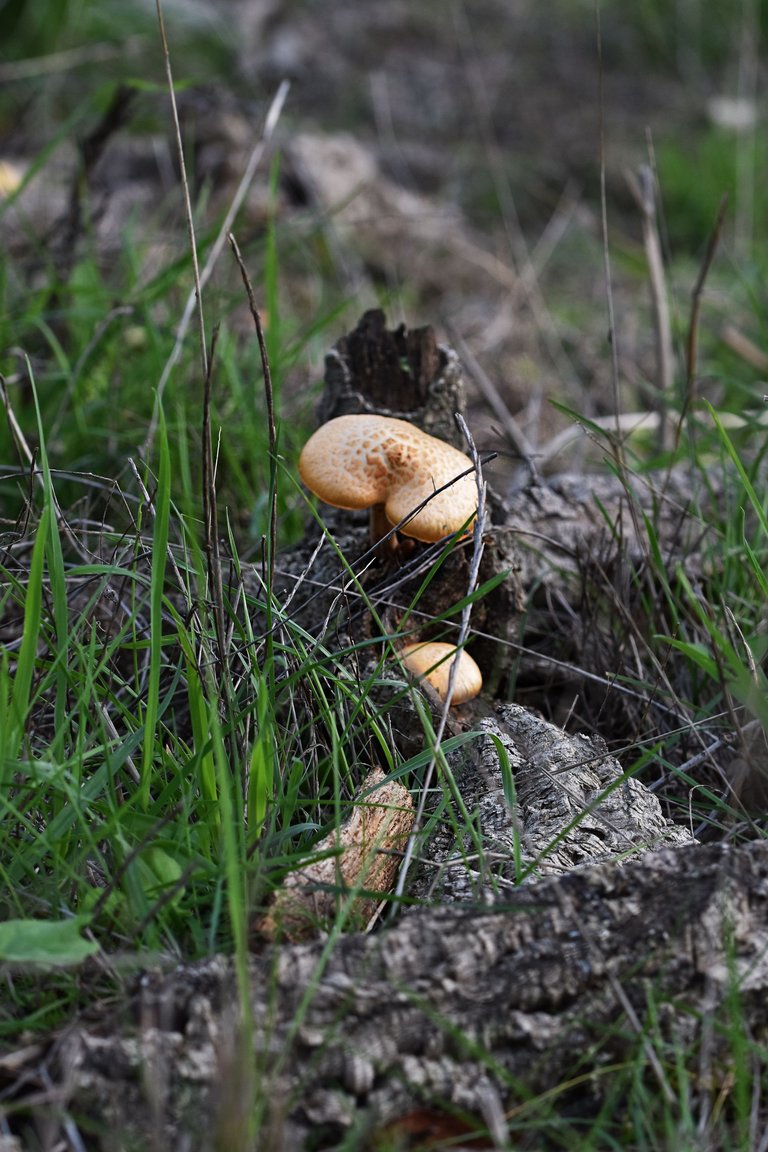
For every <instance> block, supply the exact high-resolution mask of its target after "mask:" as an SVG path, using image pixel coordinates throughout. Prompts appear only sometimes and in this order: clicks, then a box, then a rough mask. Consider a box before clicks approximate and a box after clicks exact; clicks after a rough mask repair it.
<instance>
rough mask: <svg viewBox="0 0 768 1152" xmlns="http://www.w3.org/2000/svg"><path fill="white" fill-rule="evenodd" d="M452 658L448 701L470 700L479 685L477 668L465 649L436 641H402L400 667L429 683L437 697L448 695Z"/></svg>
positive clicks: (454, 702) (460, 702) (443, 697)
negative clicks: (455, 664) (451, 684)
mask: <svg viewBox="0 0 768 1152" xmlns="http://www.w3.org/2000/svg"><path fill="white" fill-rule="evenodd" d="M454 660H457V667H456V672H455V675H454V678H453V694H452V695H451V704H453V705H458V704H466V703H467V701H468V700H474V698H475V696H477V695H478V693H479V692H480V689H481V688H482V686H483V677H482V674H481V672H480V669H479V668H478V666H477V664H476V663H475V661H474V660H473V659H472V657H471V656H470V655H469V653H468V652H464V651H463V650H459V649H458V648H457V647H456V645H455V644H445V643H443V642H442V641H437V640H428V641H425V642H421V643H416V644H406V645H405V646H404V647H403V648H402V649H401V651H400V661H401V663H402V664H403V666H404V667H405V668H407V669H408V671H409V672H410V673H411V674H412V675H413V676H417V677H419V678H420V679H421V678H423V679H424V680H426V681H427V683H428V684H431V685H432V687H433V688H434V690H435V691H436V692H437V694H438V696H439V697H440V699H441V700H445V698H446V696H447V695H448V679H449V677H450V674H451V665H452V664H453V662H454Z"/></svg>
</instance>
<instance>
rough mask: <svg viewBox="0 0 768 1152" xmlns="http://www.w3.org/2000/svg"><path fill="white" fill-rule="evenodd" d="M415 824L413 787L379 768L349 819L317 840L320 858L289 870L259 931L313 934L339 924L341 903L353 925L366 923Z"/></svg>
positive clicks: (292, 935) (289, 936) (272, 934)
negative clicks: (338, 917) (406, 786)
mask: <svg viewBox="0 0 768 1152" xmlns="http://www.w3.org/2000/svg"><path fill="white" fill-rule="evenodd" d="M412 825H413V799H412V797H411V793H410V792H409V791H408V789H407V788H405V787H404V786H403V785H402V784H401V783H399V782H398V781H397V780H385V778H384V773H383V772H382V771H381V769H379V768H376V769H374V770H373V771H372V772H370V773H369V774H368V775H367V776H366V778H365V780H364V781H363V783H362V786H361V789H360V795H359V796H358V797H357V798H356V799H355V801H354V807H353V809H352V814H351V816H350V817H349V819H348V820H347V821H346V823H345V824H343V825H342V826H341V828H340V829H339V831H338V832H336V833H331V834H330V835H329V836H326V837H325V838H324V839H323V840H321V841H320V842H319V843H318V844H316V845H315V846H314V848H313V852H312V855H313V857H315V859H313V860H312V861H311V862H310V863H309V864H306V865H304V867H302V868H299V869H297V870H296V871H295V872H290V873H289V874H288V875H287V876H286V878H285V880H284V881H283V884H282V887H281V888H280V889H279V890H278V892H277V893H276V894H275V898H274V901H273V904H272V906H271V908H270V910H269V912H268V914H267V916H266V917H264V919H263V920H262V921H261V923H260V924H259V931H260V932H262V933H263V934H264V935H265V936H267V937H269V938H270V939H275V938H283V939H286V940H291V941H293V942H297V941H299V940H306V939H311V938H312V937H314V936H316V935H317V934H318V932H319V930H320V929H322V928H323V927H328V926H329V925H331V924H333V922H334V920H335V919H336V917H337V913H338V911H339V907H340V905H343V908H344V914H345V919H346V922H347V925H348V927H349V928H350V929H354V928H355V927H358V928H364V927H365V926H366V924H367V923H368V921H369V920H370V919H371V918H372V917H373V916H374V915H375V913H376V909H377V907H378V905H379V903H380V902H381V899H382V896H383V895H384V894H386V893H387V892H389V891H390V889H391V888H392V886H393V884H394V880H395V877H396V875H397V870H398V867H399V863H400V853H401V852H402V850H403V848H404V847H405V844H406V843H407V840H408V836H409V833H410V831H411V827H412Z"/></svg>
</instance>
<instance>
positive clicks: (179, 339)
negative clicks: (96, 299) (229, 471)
mask: <svg viewBox="0 0 768 1152" xmlns="http://www.w3.org/2000/svg"><path fill="white" fill-rule="evenodd" d="M289 87H290V85H289V84H288V81H287V80H283V81H282V83H281V84H280V86H279V88H278V90H277V92H276V94H275V96H274V99H273V100H272V103H271V104H270V106H269V111H268V112H267V117H266V120H265V121H264V128H263V131H262V133H261V138H260V139H259V140H258V141H257V143H256V144H255V145H254V148H253V151H252V152H251V155H250V157H249V159H248V163H247V165H246V167H245V171H244V172H243V176H242V179H241V180H240V183H239V184H238V186H237V190H236V192H235V195H234V196H233V198H232V203H231V204H230V206H229V208H228V209H227V212H226V215H225V216H224V219H223V221H222V223H221V227H220V228H219V231H218V233H217V234H216V239H215V240H214V242H213V244H212V246H211V250H210V252H209V253H208V256H207V258H206V261H205V264H204V265H203V270H202V272H201V273H200V288H201V290H202V289H203V288H205V286H206V284H207V283H208V281H209V280H210V278H211V276H212V275H213V270H214V268H215V267H216V263H217V261H218V259H219V256H220V255H221V251H222V249H223V247H224V244H225V242H226V238H227V235H228V234H229V232H230V230H231V228H232V225H233V223H234V221H235V217H236V216H237V213H238V212H239V211H240V207H241V205H242V203H243V200H244V199H245V197H246V194H247V192H248V189H249V188H250V186H251V183H252V182H253V178H254V176H255V174H256V169H257V168H258V166H259V163H260V161H261V159H262V157H263V155H264V152H265V150H266V148H267V145H268V144H269V142H270V140H271V139H272V135H273V133H274V131H275V128H276V127H277V122H278V120H279V119H280V114H281V112H282V110H283V104H284V103H285V99H286V97H287V95H288V89H289ZM195 300H196V292H195V291H194V290H193V291H192V292H190V294H189V296H188V297H187V302H186V304H185V305H184V311H183V312H182V315H181V320H180V321H179V326H178V328H177V329H176V340H175V341H174V345H173V348H172V350H171V354H170V356H169V357H168V359H167V361H166V363H165V367H164V368H163V371H162V374H161V376H160V380H159V382H158V385H157V389H156V399H155V409H154V412H153V413H152V419H151V421H150V424H149V429H148V431H147V436H146V439H145V441H144V447H143V455H144V457H145V458H146V457H147V456H148V455H149V453H150V452H151V449H152V444H153V442H154V438H155V433H156V431H157V421H158V415H159V406H160V402H161V400H162V397H163V393H164V392H165V387H166V385H167V383H168V379H169V377H170V375H171V372H172V371H173V369H174V367H175V365H176V364H177V363H178V360H179V357H180V356H181V349H182V347H183V345H184V339H185V337H186V335H187V329H188V328H189V322H190V320H191V319H192V313H193V312H194V309H195Z"/></svg>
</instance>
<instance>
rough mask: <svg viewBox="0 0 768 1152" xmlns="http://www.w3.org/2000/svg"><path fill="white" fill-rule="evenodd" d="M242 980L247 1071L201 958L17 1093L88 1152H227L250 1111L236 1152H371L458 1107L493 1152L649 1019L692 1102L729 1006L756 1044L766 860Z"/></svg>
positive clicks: (597, 881)
mask: <svg viewBox="0 0 768 1152" xmlns="http://www.w3.org/2000/svg"><path fill="white" fill-rule="evenodd" d="M249 975H250V990H251V997H252V1001H251V1007H252V1013H253V1032H252V1046H253V1053H254V1062H253V1064H252V1063H251V1061H250V1060H249V1059H248V1056H247V1053H246V1052H244V1050H243V1047H242V1043H243V1040H242V1036H243V1033H242V1030H241V1029H239V1028H238V1026H237V1020H238V1010H237V1007H236V1004H237V998H236V992H235V988H236V975H235V969H234V965H233V962H232V961H231V960H230V959H226V958H224V957H220V956H219V957H215V958H213V959H211V960H210V961H207V962H205V963H202V964H198V965H194V966H191V967H183V966H182V967H179V968H177V969H176V970H175V971H173V972H172V973H170V974H166V975H159V974H155V975H151V974H150V975H147V976H145V977H144V978H143V979H142V981H141V986H140V988H139V990H138V991H137V993H136V994H135V996H134V997H133V999H132V1001H131V1003H130V1006H129V1011H127V1012H124V1013H123V1014H122V1015H121V1016H120V1017H115V1016H114V1015H112V1014H109V1013H104V1014H103V1016H102V1018H101V1020H100V1021H98V1022H96V1023H90V1024H88V1025H87V1026H81V1025H76V1026H74V1027H71V1028H69V1029H68V1030H67V1031H66V1032H65V1033H64V1034H63V1036H62V1037H61V1038H60V1039H59V1040H58V1042H57V1043H56V1045H55V1046H54V1048H53V1049H52V1050H51V1051H49V1052H48V1053H47V1054H46V1057H45V1060H42V1059H41V1058H40V1057H39V1056H38V1059H37V1061H35V1060H34V1059H27V1061H26V1076H25V1077H24V1078H22V1081H21V1082H22V1084H23V1085H24V1088H25V1090H26V1092H27V1093H29V1092H31V1091H34V1090H35V1088H38V1089H40V1088H42V1087H43V1085H44V1083H45V1079H44V1077H42V1079H41V1077H40V1074H39V1072H38V1073H36V1068H37V1069H41V1068H43V1069H44V1070H45V1074H46V1075H48V1074H49V1073H50V1074H52V1075H53V1077H54V1081H55V1082H56V1083H57V1084H58V1085H59V1087H58V1088H57V1089H56V1093H55V1096H54V1095H53V1094H52V1095H51V1101H53V1100H54V1099H55V1100H56V1101H57V1102H58V1104H59V1105H65V1106H66V1108H67V1111H68V1115H69V1116H70V1117H71V1118H72V1120H73V1121H74V1122H75V1123H81V1122H83V1121H84V1120H85V1121H86V1122H87V1127H88V1129H89V1130H90V1131H96V1132H99V1131H100V1132H101V1135H100V1136H98V1135H97V1136H95V1137H94V1139H93V1142H92V1146H93V1147H95V1148H101V1149H104V1150H105V1152H106V1150H107V1149H109V1152H119V1150H121V1149H123V1148H128V1147H133V1146H136V1144H138V1145H140V1146H142V1147H153V1146H162V1147H174V1148H185V1149H188V1150H189V1152H196V1150H202V1149H210V1148H213V1147H219V1148H222V1147H234V1146H238V1147H239V1146H241V1145H234V1144H233V1143H229V1144H227V1143H222V1140H227V1139H229V1140H232V1139H233V1136H232V1133H233V1126H234V1127H235V1128H236V1127H237V1124H239V1123H241V1122H242V1123H243V1124H244V1123H245V1121H244V1119H243V1118H244V1116H245V1114H246V1113H247V1111H248V1105H249V1102H250V1100H251V1099H252V1098H254V1099H256V1100H257V1101H261V1103H262V1112H261V1123H262V1128H261V1134H260V1136H259V1137H258V1138H256V1139H255V1143H254V1144H253V1145H247V1144H246V1145H242V1146H246V1147H247V1146H253V1147H258V1148H261V1149H268V1148H270V1149H271V1148H275V1149H281V1150H283V1152H294V1150H296V1152H298V1150H299V1149H303V1148H305V1147H308V1146H310V1144H311V1147H312V1148H313V1149H331V1148H336V1147H338V1146H339V1143H340V1141H341V1140H342V1138H343V1137H344V1135H345V1134H347V1135H348V1134H349V1133H350V1132H352V1131H353V1130H354V1131H355V1133H356V1134H357V1137H356V1142H355V1143H347V1144H345V1145H344V1146H345V1147H356V1148H361V1149H362V1148H368V1147H371V1143H370V1133H371V1131H372V1130H373V1129H375V1128H376V1127H377V1126H381V1125H385V1124H389V1123H391V1122H393V1121H396V1120H397V1119H398V1118H399V1117H403V1116H406V1115H407V1114H409V1113H410V1112H411V1111H412V1110H413V1109H414V1108H417V1107H431V1108H437V1109H440V1108H446V1107H448V1108H459V1109H461V1110H463V1111H466V1112H468V1113H470V1114H472V1115H476V1116H478V1117H480V1118H481V1122H482V1123H485V1124H488V1125H490V1127H491V1128H492V1129H493V1130H494V1131H495V1132H496V1138H497V1139H499V1138H500V1137H499V1131H500V1130H501V1131H502V1133H503V1129H504V1126H505V1120H504V1116H505V1110H507V1109H509V1108H511V1107H513V1106H514V1105H515V1104H517V1103H519V1102H520V1101H521V1100H522V1099H525V1098H526V1097H527V1095H528V1094H529V1093H531V1094H537V1093H542V1092H545V1091H547V1090H548V1089H551V1088H553V1087H555V1086H558V1085H561V1084H563V1082H564V1081H566V1080H568V1079H570V1078H572V1077H574V1076H578V1074H579V1072H589V1071H594V1070H595V1069H596V1068H598V1067H599V1068H602V1069H603V1070H604V1075H602V1076H599V1077H595V1078H594V1079H593V1081H592V1083H591V1085H590V1088H589V1092H588V1093H587V1092H584V1094H583V1095H582V1096H581V1097H579V1099H578V1101H577V1103H578V1106H579V1107H580V1108H581V1109H582V1114H583V1115H588V1114H594V1112H595V1111H596V1110H597V1109H599V1108H600V1106H601V1104H602V1103H604V1101H605V1099H606V1098H607V1097H608V1095H609V1093H610V1091H611V1076H610V1067H611V1065H612V1063H613V1062H619V1063H620V1062H621V1061H625V1060H627V1059H631V1058H632V1056H633V1054H634V1053H635V1052H637V1051H641V1049H640V1047H639V1046H640V1044H641V1040H640V1038H639V1037H638V1035H637V1028H638V1024H637V1018H638V1017H639V1018H640V1020H643V1019H644V1018H645V1017H646V1015H647V1012H648V1010H649V1004H651V1002H652V1003H653V1006H654V1011H655V1013H656V1016H655V1027H656V1028H657V1031H658V1042H662V1041H665V1040H668V1041H670V1042H672V1043H674V1045H675V1051H677V1052H695V1051H696V1050H697V1047H698V1044H699V1042H700V1041H701V1040H702V1039H703V1038H704V1035H705V1033H706V1044H707V1046H708V1048H707V1051H708V1060H709V1068H710V1070H711V1073H712V1082H711V1083H709V1085H708V1084H707V1083H699V1084H698V1085H697V1088H696V1091H698V1092H699V1093H706V1092H708V1091H711V1092H712V1093H713V1095H717V1093H718V1092H719V1091H720V1088H721V1087H722V1084H723V1082H725V1079H726V1075H727V1072H728V1069H729V1068H730V1067H731V1066H732V1062H733V1060H734V1059H735V1058H736V1056H737V1054H736V1053H735V1052H734V1051H733V1050H732V1049H731V1047H730V1045H731V1041H732V1039H733V1035H732V1031H729V1028H728V1027H725V1026H724V1027H723V1028H715V1029H714V1030H713V1029H711V1027H710V1022H711V1021H712V1019H713V1018H714V1019H717V1016H718V1013H719V1012H720V1011H721V1010H723V1009H724V1005H725V1004H726V1002H728V1003H730V1004H731V1005H733V1003H734V997H738V1000H739V1003H740V1011H741V1012H742V1013H743V1021H742V1025H740V1026H743V1027H744V1028H747V1029H748V1030H749V1035H750V1037H751V1041H750V1042H751V1043H752V1044H754V1045H760V1044H761V1043H765V1041H766V1038H767V1037H768V844H766V843H764V842H763V843H754V844H750V845H746V846H740V847H734V846H729V845H725V844H721V845H705V846H691V847H687V848H665V849H661V850H657V851H654V852H650V853H648V854H646V855H645V856H643V857H641V858H639V859H635V860H633V861H631V862H629V863H627V865H626V866H625V867H623V868H617V867H615V866H611V865H601V866H599V867H594V868H591V869H585V870H581V871H576V872H573V873H570V874H567V875H564V876H556V877H550V878H547V879H544V880H542V881H541V882H540V883H538V884H535V885H531V886H525V887H523V888H521V889H518V890H516V891H514V892H510V893H508V894H506V895H505V896H504V898H503V899H499V900H497V901H495V902H493V903H492V904H490V905H489V906H487V907H484V908H482V909H480V910H478V909H477V908H471V907H468V906H458V905H452V906H450V907H446V908H437V909H430V910H417V911H413V912H411V913H408V914H406V915H404V916H403V917H402V918H401V919H400V921H399V922H398V923H397V924H396V925H395V926H394V927H393V928H391V929H389V930H387V931H384V932H382V933H380V934H379V935H378V936H359V935H358V936H351V937H346V938H342V939H339V940H338V941H336V942H335V945H334V947H333V948H332V949H328V948H327V947H326V944H325V942H323V941H319V942H316V943H312V944H304V945H293V946H287V947H283V948H282V949H275V950H269V951H267V952H266V953H265V954H263V955H262V956H258V957H253V958H252V960H251V964H250V974H249ZM729 1037H730V1039H729ZM693 1059H694V1061H695V1060H696V1059H697V1058H696V1057H693ZM647 1074H648V1075H649V1076H652V1075H653V1072H652V1071H650V1070H647ZM693 1079H694V1080H695V1079H696V1077H695V1076H694V1077H693ZM571 1103H572V1104H573V1101H571ZM36 1105H37V1107H38V1110H39V1108H40V1097H39V1096H37V1098H36ZM760 1107H761V1108H762V1109H763V1110H765V1100H763V1102H762V1104H761V1105H760ZM227 1134H228V1135H227ZM153 1140H154V1141H155V1143H154V1144H153ZM132 1141H133V1142H134V1143H131V1142H132Z"/></svg>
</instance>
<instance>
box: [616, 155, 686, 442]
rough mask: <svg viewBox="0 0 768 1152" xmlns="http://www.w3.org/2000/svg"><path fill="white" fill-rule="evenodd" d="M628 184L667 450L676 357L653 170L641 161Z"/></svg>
mask: <svg viewBox="0 0 768 1152" xmlns="http://www.w3.org/2000/svg"><path fill="white" fill-rule="evenodd" d="M626 178H627V183H628V184H629V188H630V191H631V192H632V195H633V197H634V200H635V203H636V204H637V207H638V209H639V211H640V216H641V219H642V224H643V245H644V247H645V259H646V261H647V263H648V277H649V282H650V288H651V306H652V309H653V320H654V327H655V330H656V364H657V372H658V375H657V379H656V389H657V391H656V408H657V411H658V413H659V428H658V439H659V449H660V451H662V452H668V451H670V450H671V449H672V448H673V447H674V437H673V436H672V433H671V429H670V422H669V401H670V398H671V396H672V389H673V386H674V376H675V358H674V352H673V349H672V324H671V321H670V317H669V297H668V294H667V282H666V277H665V275H664V259H663V256H662V252H661V241H660V239H659V230H658V226H657V221H656V181H655V178H654V174H653V171H652V169H651V168H650V167H649V165H647V164H643V165H642V167H641V168H640V170H639V172H638V174H637V176H636V175H635V173H634V172H628V173H627V174H626Z"/></svg>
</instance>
